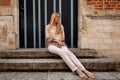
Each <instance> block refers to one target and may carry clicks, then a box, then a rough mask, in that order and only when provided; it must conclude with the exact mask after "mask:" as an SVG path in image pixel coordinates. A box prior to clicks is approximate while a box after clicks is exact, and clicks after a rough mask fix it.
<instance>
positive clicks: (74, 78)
mask: <svg viewBox="0 0 120 80" xmlns="http://www.w3.org/2000/svg"><path fill="white" fill-rule="evenodd" d="M93 73H94V74H95V77H96V78H95V79H94V80H119V78H118V77H119V74H120V72H93ZM116 76H117V77H116ZM0 80H82V79H81V78H80V77H79V76H78V75H77V74H76V73H73V72H65V71H62V72H0ZM88 80H91V79H88Z"/></svg>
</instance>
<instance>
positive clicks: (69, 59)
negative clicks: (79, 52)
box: [48, 45, 85, 72]
mask: <svg viewBox="0 0 120 80" xmlns="http://www.w3.org/2000/svg"><path fill="white" fill-rule="evenodd" d="M48 50H49V51H50V52H51V53H54V54H56V55H59V56H60V57H61V58H62V59H63V61H64V62H65V63H66V64H67V65H68V67H69V68H70V69H71V70H72V71H73V72H74V71H76V69H80V70H82V71H84V70H85V67H84V66H83V65H82V64H81V62H80V61H79V60H78V59H77V57H76V56H75V55H74V54H73V53H72V52H71V51H70V50H69V49H68V48H67V47H66V46H64V47H61V48H59V47H57V46H54V45H49V46H48Z"/></svg>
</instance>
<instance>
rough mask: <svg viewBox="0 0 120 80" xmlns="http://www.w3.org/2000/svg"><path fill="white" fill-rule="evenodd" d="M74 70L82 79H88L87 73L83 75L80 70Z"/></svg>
mask: <svg viewBox="0 0 120 80" xmlns="http://www.w3.org/2000/svg"><path fill="white" fill-rule="evenodd" d="M76 72H77V73H78V75H79V76H80V77H81V78H82V79H83V80H87V79H88V77H87V75H85V74H84V73H83V72H82V71H81V70H79V69H77V70H76Z"/></svg>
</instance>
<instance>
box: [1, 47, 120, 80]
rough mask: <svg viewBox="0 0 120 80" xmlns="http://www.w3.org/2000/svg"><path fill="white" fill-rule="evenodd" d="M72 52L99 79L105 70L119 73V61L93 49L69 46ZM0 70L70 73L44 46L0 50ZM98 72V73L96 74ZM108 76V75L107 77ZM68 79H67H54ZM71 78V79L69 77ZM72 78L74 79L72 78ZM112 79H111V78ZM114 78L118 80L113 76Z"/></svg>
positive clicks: (58, 58)
mask: <svg viewBox="0 0 120 80" xmlns="http://www.w3.org/2000/svg"><path fill="white" fill-rule="evenodd" d="M70 50H71V51H72V52H74V54H75V55H76V56H77V57H78V58H79V60H80V61H81V63H82V64H83V65H84V66H85V67H86V68H87V69H88V70H91V71H93V72H95V73H96V75H97V76H98V77H99V79H98V78H97V79H96V80H110V79H103V78H101V79H100V74H101V75H103V73H104V72H105V73H106V72H109V73H114V74H116V73H119V70H120V62H117V61H115V60H113V59H111V58H107V57H104V56H100V55H98V53H97V52H96V51H95V50H87V49H86V50H80V49H78V48H70ZM0 71H1V72H6V71H7V72H8V71H12V72H13V71H15V72H16V71H17V72H26V71H27V72H43V71H44V72H51V73H52V74H53V73H55V74H56V75H57V73H58V74H62V73H63V74H65V73H66V75H67V74H69V73H70V74H71V72H70V71H71V70H70V69H69V68H68V67H67V65H66V64H65V63H64V62H63V61H62V59H61V58H60V57H59V56H57V55H54V54H51V53H49V52H48V50H47V49H46V48H41V49H18V50H2V51H0ZM98 74H99V75H98ZM109 78H110V77H109ZM55 80H69V79H65V78H64V79H55ZM70 80H72V79H70ZM73 80H74V79H73ZM75 80H78V79H75ZM111 80H112V79H111ZM114 80H120V78H119V79H118V78H115V79H114Z"/></svg>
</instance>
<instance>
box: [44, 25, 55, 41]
mask: <svg viewBox="0 0 120 80" xmlns="http://www.w3.org/2000/svg"><path fill="white" fill-rule="evenodd" d="M45 35H46V42H51V41H53V40H54V38H52V37H51V36H50V33H49V25H47V26H46V27H45Z"/></svg>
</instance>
